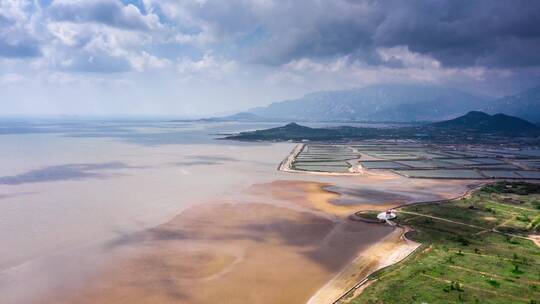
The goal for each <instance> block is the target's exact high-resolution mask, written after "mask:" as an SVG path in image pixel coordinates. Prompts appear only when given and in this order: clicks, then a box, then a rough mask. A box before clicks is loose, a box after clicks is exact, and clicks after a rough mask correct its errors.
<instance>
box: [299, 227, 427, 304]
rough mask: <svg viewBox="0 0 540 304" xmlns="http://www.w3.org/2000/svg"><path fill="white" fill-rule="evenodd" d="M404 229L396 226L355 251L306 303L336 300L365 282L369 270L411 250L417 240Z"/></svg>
mask: <svg viewBox="0 0 540 304" xmlns="http://www.w3.org/2000/svg"><path fill="white" fill-rule="evenodd" d="M407 232H408V229H407V228H401V227H396V228H395V229H394V231H392V233H391V234H389V235H387V236H386V237H384V238H383V239H382V240H380V241H379V242H377V243H375V244H373V245H372V246H371V247H369V248H368V249H366V250H364V251H361V252H359V254H358V256H357V257H356V258H355V259H354V260H353V261H352V262H351V263H349V264H348V265H347V266H346V267H345V268H344V269H343V270H342V271H340V272H339V273H338V274H337V275H336V276H335V277H334V278H332V280H330V281H329V282H328V283H326V284H325V285H324V286H323V287H322V288H321V289H319V290H318V291H317V292H316V293H315V294H314V295H313V296H312V297H311V298H310V299H309V301H308V302H307V304H333V303H339V302H340V301H341V300H342V299H343V298H344V297H345V296H346V295H347V294H348V293H349V292H351V291H354V290H357V289H358V288H359V287H361V286H362V285H363V284H364V283H366V282H368V280H367V279H368V277H369V276H370V275H371V274H373V273H374V272H376V271H378V270H380V269H382V268H385V267H388V266H391V265H393V264H396V263H398V262H400V261H402V260H403V259H404V258H406V257H407V256H409V255H410V254H412V253H413V252H414V251H415V250H416V249H417V248H418V247H420V245H421V244H420V243H416V242H414V241H411V240H409V239H407V238H406V237H405V233H407Z"/></svg>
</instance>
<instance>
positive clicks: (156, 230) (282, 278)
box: [0, 122, 472, 303]
mask: <svg viewBox="0 0 540 304" xmlns="http://www.w3.org/2000/svg"><path fill="white" fill-rule="evenodd" d="M254 127H255V126H251V125H248V124H232V125H231V124H208V125H207V124H180V123H166V122H161V123H155V122H152V123H148V122H142V123H141V122H139V123H131V122H130V123H85V124H83V125H81V124H75V125H73V124H63V125H57V124H46V125H41V124H40V125H36V126H32V128H29V127H26V128H24V129H21V128H12V129H7V130H3V131H2V132H3V133H2V134H3V135H1V136H0V141H1V143H2V147H5V149H2V151H0V156H1V157H0V159H1V165H2V166H3V171H2V174H1V176H0V209H1V210H2V212H1V213H0V228H1V229H0V240H1V242H2V256H1V258H0V302H1V303H43V302H49V303H85V302H86V303H115V302H122V301H124V302H125V301H126V300H125V299H129V300H130V301H129V302H131V303H137V302H139V303H152V302H153V303H170V302H174V301H178V300H179V299H181V302H182V303H209V302H212V301H213V300H216V299H219V300H220V301H221V302H223V301H224V299H228V301H229V302H230V303H243V302H242V301H245V302H246V303H247V302H250V303H301V302H303V301H304V302H305V301H308V300H309V299H310V298H311V296H313V295H314V294H315V293H317V291H318V290H319V289H320V288H322V287H323V286H325V284H326V283H327V282H328V281H330V280H332V278H334V277H335V276H336V275H337V274H339V273H340V272H341V271H343V269H344V268H345V267H347V265H349V263H350V262H352V261H355V260H357V258H358V257H359V256H361V254H362V252H365V250H368V249H369V248H371V247H372V246H373V245H375V244H377V243H378V242H379V241H380V240H382V239H384V238H385V237H386V236H388V235H389V234H390V233H392V228H389V227H376V226H371V225H369V224H365V223H357V222H354V223H353V222H350V221H348V220H347V216H348V215H349V214H351V213H353V212H354V211H358V210H361V209H373V207H374V206H376V207H377V208H380V209H381V210H382V209H385V208H388V207H389V206H395V205H399V204H403V203H408V202H415V201H418V200H437V199H444V198H450V197H453V196H457V195H459V194H461V193H462V192H464V191H465V190H466V189H467V186H468V185H469V184H470V183H471V182H472V181H435V180H413V179H407V178H405V177H401V176H398V175H395V174H386V173H380V174H377V175H365V176H318V175H312V174H311V175H310V174H292V173H287V172H280V171H278V170H276V169H277V166H278V164H279V162H280V161H282V160H283V159H284V158H285V157H286V156H287V155H288V153H289V152H290V150H291V149H292V148H293V147H294V146H293V145H292V144H287V143H283V144H263V143H249V144H246V143H236V142H228V141H215V140H213V136H210V135H209V134H211V133H217V132H218V131H219V130H225V131H234V130H242V129H251V128H254ZM10 130H11V131H10ZM364 270H365V269H364ZM29 290H30V291H31V292H29Z"/></svg>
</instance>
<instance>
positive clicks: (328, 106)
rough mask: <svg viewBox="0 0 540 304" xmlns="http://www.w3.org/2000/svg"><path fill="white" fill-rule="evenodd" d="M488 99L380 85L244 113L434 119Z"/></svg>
mask: <svg viewBox="0 0 540 304" xmlns="http://www.w3.org/2000/svg"><path fill="white" fill-rule="evenodd" d="M489 100H490V98H487V97H483V96H475V95H472V94H469V93H465V92H462V91H459V90H456V89H451V88H444V87H439V86H432V85H405V84H384V85H372V86H367V87H363V88H358V89H352V90H341V91H326V92H318V93H312V94H308V95H306V96H304V97H302V98H300V99H295V100H287V101H282V102H276V103H273V104H271V105H269V106H267V107H259V108H254V109H251V110H249V111H248V112H250V113H253V114H256V115H258V116H261V117H266V118H279V119H286V120H294V121H436V120H443V119H450V118H453V117H456V116H458V115H460V114H461V113H464V112H466V111H470V110H481V109H484V108H486V107H487V105H488V101H489Z"/></svg>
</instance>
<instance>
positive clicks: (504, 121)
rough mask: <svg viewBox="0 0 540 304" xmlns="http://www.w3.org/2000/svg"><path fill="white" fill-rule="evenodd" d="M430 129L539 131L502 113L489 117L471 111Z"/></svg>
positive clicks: (516, 118) (519, 119)
mask: <svg viewBox="0 0 540 304" xmlns="http://www.w3.org/2000/svg"><path fill="white" fill-rule="evenodd" d="M428 127H432V128H437V129H452V130H463V131H466V130H468V131H474V132H478V133H523V132H533V131H538V130H539V128H538V127H537V126H536V125H534V124H532V123H530V122H528V121H526V120H524V119H521V118H518V117H514V116H509V115H505V114H501V113H499V114H495V115H489V114H486V113H484V112H480V111H471V112H469V113H467V114H465V115H463V116H460V117H458V118H454V119H451V120H447V121H441V122H436V123H432V124H430V125H428Z"/></svg>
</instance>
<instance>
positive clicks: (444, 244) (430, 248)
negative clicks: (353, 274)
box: [347, 182, 540, 304]
mask: <svg viewBox="0 0 540 304" xmlns="http://www.w3.org/2000/svg"><path fill="white" fill-rule="evenodd" d="M396 221H397V222H398V224H401V225H407V226H409V227H412V228H413V229H414V230H415V231H414V232H413V233H411V234H410V235H409V236H408V237H409V238H411V239H413V240H415V241H418V242H421V243H422V246H421V247H419V249H418V250H417V251H416V252H415V253H414V254H412V255H411V256H409V257H408V258H407V259H405V260H404V261H402V262H401V263H398V264H396V265H393V266H391V267H389V268H386V269H384V270H382V271H380V272H378V273H375V274H373V275H372V276H371V277H370V279H371V284H370V285H369V286H368V287H367V288H366V289H365V290H364V291H363V292H362V293H361V294H360V295H354V294H353V293H351V295H350V297H349V298H348V299H347V301H348V302H349V303H400V304H401V303H505V304H506V303H540V248H539V247H538V246H537V245H535V244H534V243H533V242H532V241H531V240H529V239H527V237H528V236H529V235H531V234H538V233H540V185H534V184H527V183H507V182H506V183H497V184H493V185H488V186H485V187H483V188H482V189H481V190H479V191H477V192H475V193H474V194H473V195H471V196H470V197H467V198H463V199H460V200H456V201H450V202H447V203H442V204H425V205H415V206H408V207H404V208H400V209H399V210H398V219H397V220H396Z"/></svg>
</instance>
